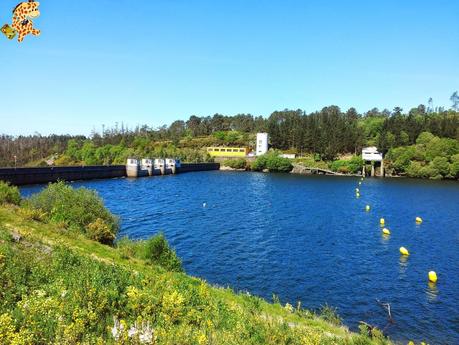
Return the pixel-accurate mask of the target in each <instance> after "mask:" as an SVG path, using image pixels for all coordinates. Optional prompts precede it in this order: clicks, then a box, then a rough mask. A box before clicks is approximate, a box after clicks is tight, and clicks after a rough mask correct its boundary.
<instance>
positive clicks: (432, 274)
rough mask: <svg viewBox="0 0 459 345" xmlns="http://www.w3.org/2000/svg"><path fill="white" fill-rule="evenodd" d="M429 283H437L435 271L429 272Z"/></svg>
mask: <svg viewBox="0 0 459 345" xmlns="http://www.w3.org/2000/svg"><path fill="white" fill-rule="evenodd" d="M429 281H430V282H432V283H436V282H437V273H435V271H430V272H429Z"/></svg>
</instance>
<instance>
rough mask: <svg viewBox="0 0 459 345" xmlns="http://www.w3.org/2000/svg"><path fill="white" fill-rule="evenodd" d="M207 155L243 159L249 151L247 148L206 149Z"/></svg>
mask: <svg viewBox="0 0 459 345" xmlns="http://www.w3.org/2000/svg"><path fill="white" fill-rule="evenodd" d="M207 153H208V154H209V155H210V156H212V157H245V156H247V154H248V153H249V149H248V148H247V147H208V148H207Z"/></svg>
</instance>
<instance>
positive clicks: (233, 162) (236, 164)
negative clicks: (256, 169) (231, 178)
mask: <svg viewBox="0 0 459 345" xmlns="http://www.w3.org/2000/svg"><path fill="white" fill-rule="evenodd" d="M223 165H224V166H227V167H230V168H233V169H245V168H247V161H246V160H245V159H244V158H239V159H228V160H226V161H224V162H223Z"/></svg>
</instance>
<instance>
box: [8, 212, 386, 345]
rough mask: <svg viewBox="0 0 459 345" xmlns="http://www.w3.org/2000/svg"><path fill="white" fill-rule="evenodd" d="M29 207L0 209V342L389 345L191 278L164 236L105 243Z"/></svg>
mask: <svg viewBox="0 0 459 345" xmlns="http://www.w3.org/2000/svg"><path fill="white" fill-rule="evenodd" d="M23 204H24V203H23ZM28 207H30V206H27V203H26V206H17V205H11V204H9V205H7V204H4V205H2V206H0V282H1V284H2V288H1V289H0V301H1V302H0V343H1V344H53V343H54V344H77V343H85V344H105V343H120V344H128V343H134V344H136V343H151V344H385V343H388V342H387V340H384V339H382V338H380V337H379V332H375V333H374V335H375V336H374V337H373V338H370V337H368V336H367V335H366V334H365V335H359V334H354V333H351V332H349V331H348V330H347V329H346V328H345V327H343V326H341V325H340V322H339V318H337V317H336V315H335V314H334V313H333V311H332V310H331V309H330V308H324V309H323V310H322V313H313V312H310V311H308V310H304V309H302V308H300V307H299V306H297V307H295V306H291V305H289V304H285V305H282V304H281V303H280V302H279V301H277V302H276V303H274V304H270V303H267V302H266V301H264V300H262V299H260V298H257V297H253V296H249V295H248V294H245V293H239V294H238V293H235V292H233V291H232V290H231V289H228V288H217V287H213V286H210V285H209V284H207V283H206V282H204V281H203V280H201V279H198V278H194V277H190V276H188V275H186V274H185V273H182V272H181V268H180V262H179V261H177V258H175V257H174V255H173V254H174V253H173V252H170V251H168V250H169V249H167V248H168V246H167V243H165V242H164V241H163V240H162V239H161V238H159V239H158V238H156V239H155V240H153V241H150V242H148V241H145V242H141V243H132V242H129V241H126V240H124V241H122V243H121V244H119V245H114V246H110V245H106V244H103V243H100V242H97V241H94V240H91V239H90V234H88V233H85V232H84V231H82V230H81V231H80V230H78V229H76V230H75V228H73V227H72V226H69V225H68V224H66V223H65V222H62V221H61V220H59V221H58V220H53V219H50V218H48V217H46V216H44V215H43V214H41V215H40V216H39V217H38V216H37V213H33V212H31V211H30V208H28ZM34 219H40V220H34ZM88 236H89V237H88ZM139 248H140V249H141V250H140V251H139V250H138V249H139ZM158 248H159V249H160V252H161V253H163V254H164V253H165V254H166V255H159V256H158V255H148V253H155V252H156V253H157V252H158ZM164 248H166V250H164ZM145 253H147V255H145ZM171 263H172V265H171ZM165 267H166V268H165ZM168 269H170V270H168ZM363 332H364V333H368V332H367V330H363Z"/></svg>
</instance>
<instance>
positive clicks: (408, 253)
mask: <svg viewBox="0 0 459 345" xmlns="http://www.w3.org/2000/svg"><path fill="white" fill-rule="evenodd" d="M400 254H402V255H406V256H408V255H410V252H409V251H408V249H406V248H405V247H400Z"/></svg>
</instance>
